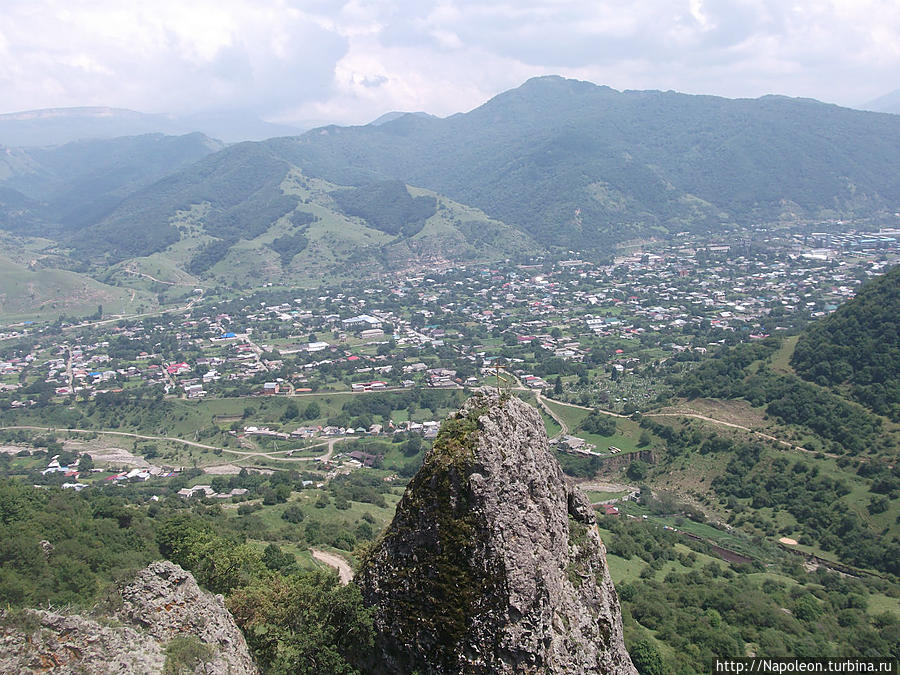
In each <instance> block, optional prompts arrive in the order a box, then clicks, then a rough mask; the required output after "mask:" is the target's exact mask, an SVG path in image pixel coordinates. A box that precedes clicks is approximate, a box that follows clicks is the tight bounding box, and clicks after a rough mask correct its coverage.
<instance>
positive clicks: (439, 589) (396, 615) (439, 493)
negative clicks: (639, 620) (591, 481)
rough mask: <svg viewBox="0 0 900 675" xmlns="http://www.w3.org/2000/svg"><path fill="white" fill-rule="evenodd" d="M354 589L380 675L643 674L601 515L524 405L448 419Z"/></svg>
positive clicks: (478, 407)
mask: <svg viewBox="0 0 900 675" xmlns="http://www.w3.org/2000/svg"><path fill="white" fill-rule="evenodd" d="M357 583H358V584H359V585H360V587H361V589H362V592H363V597H364V598H365V600H366V602H367V604H369V605H370V606H371V607H372V608H373V610H374V614H375V626H376V630H377V638H376V645H378V653H377V654H375V655H374V656H373V659H372V662H371V663H370V664H367V669H368V670H371V671H373V672H389V673H408V672H416V671H418V672H421V673H551V674H553V673H559V674H562V673H566V674H567V675H572V674H578V673H584V674H587V673H635V672H636V671H635V669H634V667H633V666H632V664H631V661H630V659H629V657H628V653H627V652H626V650H625V646H624V642H623V639H622V622H621V614H620V610H619V604H618V600H617V598H616V593H615V590H614V589H613V585H612V582H611V580H610V577H609V571H608V569H607V566H606V559H605V548H604V546H603V543H602V542H601V540H600V536H599V534H598V532H597V528H596V522H595V520H594V514H593V510H592V508H591V505H590V503H589V502H588V500H587V499H586V498H585V497H584V495H583V494H582V493H581V492H580V491H578V489H577V488H576V487H575V486H574V485H572V484H571V482H570V481H569V480H568V479H567V478H566V477H565V475H564V474H563V472H562V470H561V469H560V467H559V464H558V463H557V461H556V459H555V458H554V457H553V455H552V454H551V453H550V450H549V446H548V441H547V435H546V432H545V430H544V426H543V422H542V420H541V417H540V415H539V414H538V412H537V411H536V410H535V409H534V408H532V407H531V406H529V405H528V404H526V403H524V402H522V401H520V400H519V399H516V398H512V397H507V396H502V397H498V396H485V395H479V396H475V397H473V398H471V399H470V400H469V401H468V402H467V403H466V405H465V406H464V407H463V409H462V410H460V411H459V412H458V413H456V414H455V415H453V416H451V417H450V418H449V419H448V420H447V421H446V422H445V423H444V425H443V426H442V427H441V431H440V433H439V435H438V437H437V439H436V440H435V443H434V447H433V448H432V450H431V451H429V453H428V455H427V456H426V458H425V463H424V465H423V466H422V469H421V470H420V471H419V473H418V474H417V475H416V476H415V478H413V480H412V481H411V482H410V484H409V487H408V488H407V490H406V493H405V494H404V496H403V499H402V500H401V501H400V503H399V505H398V507H397V513H396V515H395V517H394V520H393V522H392V523H391V525H390V527H389V528H388V529H387V531H386V533H385V535H384V537H383V538H382V540H381V541H380V542H379V543H378V545H377V546H376V547H375V548H374V549H373V550H372V551H371V552H370V554H369V555H368V556H367V557H366V558H365V559H364V560H363V562H362V565H361V568H360V571H359V573H358V574H357Z"/></svg>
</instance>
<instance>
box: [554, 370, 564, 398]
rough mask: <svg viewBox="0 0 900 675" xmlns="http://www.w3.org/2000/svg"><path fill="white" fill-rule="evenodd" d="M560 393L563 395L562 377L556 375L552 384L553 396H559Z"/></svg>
mask: <svg viewBox="0 0 900 675" xmlns="http://www.w3.org/2000/svg"><path fill="white" fill-rule="evenodd" d="M562 393H563V384H562V377H561V376H559V375H557V376H556V380H555V381H554V382H553V395H554V396H559V395H560V394H562Z"/></svg>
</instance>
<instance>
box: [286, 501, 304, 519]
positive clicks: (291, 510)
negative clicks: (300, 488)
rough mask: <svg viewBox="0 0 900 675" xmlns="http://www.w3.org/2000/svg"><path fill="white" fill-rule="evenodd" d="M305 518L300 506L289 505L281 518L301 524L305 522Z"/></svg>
mask: <svg viewBox="0 0 900 675" xmlns="http://www.w3.org/2000/svg"><path fill="white" fill-rule="evenodd" d="M303 517H304V515H303V509H302V508H300V505H299V504H289V505H288V507H287V508H286V509H285V510H284V513H282V514H281V518H282V519H283V520H286V521H288V522H289V523H301V522H303Z"/></svg>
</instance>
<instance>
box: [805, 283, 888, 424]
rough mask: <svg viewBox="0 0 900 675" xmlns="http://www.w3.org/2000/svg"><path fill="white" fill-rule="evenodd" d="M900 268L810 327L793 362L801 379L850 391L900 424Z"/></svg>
mask: <svg viewBox="0 0 900 675" xmlns="http://www.w3.org/2000/svg"><path fill="white" fill-rule="evenodd" d="M898 317H900V267H895V268H894V269H892V270H891V271H889V272H888V273H887V274H884V275H882V276H879V277H876V278H874V279H872V280H871V281H869V282H868V283H866V284H865V285H864V286H863V287H862V288H861V289H860V291H859V293H858V294H857V295H856V297H855V298H853V299H852V300H850V301H849V302H847V303H845V304H843V305H842V306H841V307H839V308H838V310H837V311H836V312H835V313H834V314H832V315H831V316H828V317H825V318H823V319H820V320H819V321H817V322H815V323H813V324H812V325H811V326H809V327H808V328H807V329H806V331H805V332H804V333H803V335H802V336H801V337H800V340H799V341H798V342H797V348H796V349H795V350H794V356H793V358H792V359H791V365H792V366H793V367H794V369H795V370H796V371H797V373H799V374H800V375H801V376H802V377H803V378H805V379H807V380H810V381H812V382H815V383H817V384H821V385H826V386H832V387H834V386H841V385H847V387H848V393H849V394H850V395H851V396H852V397H853V398H854V399H856V400H857V401H859V402H860V403H862V404H863V405H865V406H867V407H869V408H871V409H872V410H874V411H875V412H877V413H879V414H882V415H886V416H888V417H890V418H891V419H892V420H894V421H895V422H900V332H898V330H900V328H898V320H900V319H898Z"/></svg>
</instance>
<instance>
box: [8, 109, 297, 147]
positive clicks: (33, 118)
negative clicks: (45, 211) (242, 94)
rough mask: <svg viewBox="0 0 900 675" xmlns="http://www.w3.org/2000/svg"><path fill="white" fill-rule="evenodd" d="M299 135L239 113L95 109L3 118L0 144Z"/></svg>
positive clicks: (230, 139)
mask: <svg viewBox="0 0 900 675" xmlns="http://www.w3.org/2000/svg"><path fill="white" fill-rule="evenodd" d="M300 131H301V130H300V129H297V128H294V127H288V126H283V125H278V124H270V123H268V122H264V121H262V120H260V119H259V118H257V117H255V116H253V115H251V114H248V113H241V112H228V113H226V112H222V113H205V114H197V115H191V116H188V117H173V116H168V115H149V114H146V113H141V112H135V111H134V110H124V109H121V108H103V107H94V108H48V109H44V110H29V111H25V112H16V113H7V114H5V115H0V145H7V146H10V147H43V146H50V145H61V144H64V143H70V142H72V141H80V140H88V139H98V138H116V137H118V136H138V135H141V134H150V133H162V134H169V135H183V134H189V133H192V132H201V133H204V134H206V135H207V136H211V137H213V138H217V139H220V140H222V141H225V142H226V143H233V142H237V141H247V140H262V139H264V138H272V137H274V136H289V135H296V134H298V133H300Z"/></svg>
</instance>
